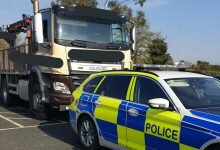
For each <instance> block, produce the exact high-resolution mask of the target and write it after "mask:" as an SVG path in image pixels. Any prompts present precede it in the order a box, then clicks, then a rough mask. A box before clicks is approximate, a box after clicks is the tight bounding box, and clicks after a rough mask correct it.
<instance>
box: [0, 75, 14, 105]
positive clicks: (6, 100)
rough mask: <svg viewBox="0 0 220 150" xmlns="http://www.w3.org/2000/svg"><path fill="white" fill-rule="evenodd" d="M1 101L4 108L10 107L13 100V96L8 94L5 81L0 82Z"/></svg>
mask: <svg viewBox="0 0 220 150" xmlns="http://www.w3.org/2000/svg"><path fill="white" fill-rule="evenodd" d="M1 87H2V90H1V92H2V94H1V95H2V101H3V104H4V105H5V106H11V105H12V104H13V103H12V102H13V99H14V100H15V98H16V97H15V96H14V95H12V94H10V93H9V90H8V85H7V81H6V79H3V81H2V86H1Z"/></svg>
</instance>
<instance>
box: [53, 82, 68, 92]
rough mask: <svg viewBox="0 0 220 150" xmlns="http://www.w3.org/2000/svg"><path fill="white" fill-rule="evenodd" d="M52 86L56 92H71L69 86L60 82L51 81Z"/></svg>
mask: <svg viewBox="0 0 220 150" xmlns="http://www.w3.org/2000/svg"><path fill="white" fill-rule="evenodd" d="M53 88H54V90H55V91H56V92H61V93H65V94H71V93H70V90H69V88H68V87H67V86H66V85H65V84H64V83H61V82H53Z"/></svg>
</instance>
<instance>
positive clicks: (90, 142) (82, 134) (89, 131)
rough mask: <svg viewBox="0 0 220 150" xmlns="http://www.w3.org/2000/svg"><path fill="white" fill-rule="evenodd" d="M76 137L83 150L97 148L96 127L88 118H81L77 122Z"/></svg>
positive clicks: (94, 149)
mask: <svg viewBox="0 0 220 150" xmlns="http://www.w3.org/2000/svg"><path fill="white" fill-rule="evenodd" d="M78 136H79V139H80V142H81V143H82V145H83V147H84V149H88V150H96V149H98V148H99V139H98V133H97V129H96V126H95V124H94V122H93V120H92V119H91V118H90V117H89V116H87V115H86V116H83V117H82V118H81V119H80V122H79V128H78Z"/></svg>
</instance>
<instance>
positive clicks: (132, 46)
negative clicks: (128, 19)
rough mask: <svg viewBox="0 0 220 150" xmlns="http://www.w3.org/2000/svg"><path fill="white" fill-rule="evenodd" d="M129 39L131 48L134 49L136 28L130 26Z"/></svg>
mask: <svg viewBox="0 0 220 150" xmlns="http://www.w3.org/2000/svg"><path fill="white" fill-rule="evenodd" d="M130 39H131V42H132V45H131V49H132V50H135V46H136V28H135V27H133V28H131V30H130Z"/></svg>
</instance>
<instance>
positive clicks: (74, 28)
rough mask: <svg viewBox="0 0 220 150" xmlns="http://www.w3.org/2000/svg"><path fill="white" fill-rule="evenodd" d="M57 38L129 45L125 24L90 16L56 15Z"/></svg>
mask: <svg viewBox="0 0 220 150" xmlns="http://www.w3.org/2000/svg"><path fill="white" fill-rule="evenodd" d="M55 38H56V39H57V40H67V41H71V40H82V41H88V42H94V43H103V44H104V43H112V44H126V45H128V32H127V29H126V27H125V26H123V25H122V24H120V23H112V22H109V21H103V20H98V19H90V18H76V17H64V16H62V17H56V19H55Z"/></svg>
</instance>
